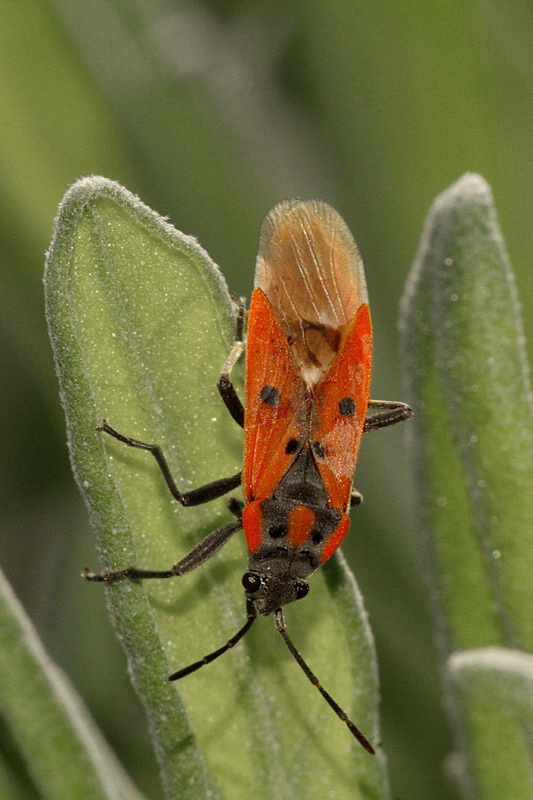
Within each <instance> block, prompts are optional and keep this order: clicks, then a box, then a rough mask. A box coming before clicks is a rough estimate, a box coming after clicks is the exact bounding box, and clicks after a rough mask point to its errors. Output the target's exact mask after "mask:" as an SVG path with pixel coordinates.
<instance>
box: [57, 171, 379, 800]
mask: <svg viewBox="0 0 533 800" xmlns="http://www.w3.org/2000/svg"><path fill="white" fill-rule="evenodd" d="M47 286H48V314H49V319H50V326H51V330H52V338H53V342H54V349H55V352H56V358H57V363H58V372H59V377H60V382H61V387H62V394H63V402H64V404H65V410H66V414H67V425H68V431H69V441H70V448H71V454H72V460H73V464H74V469H75V473H76V476H77V479H78V482H79V484H80V487H81V489H82V491H83V493H84V495H85V497H86V499H87V502H88V505H89V508H90V510H91V515H92V519H93V522H94V524H95V528H96V529H97V533H98V537H99V539H98V540H99V547H100V551H101V554H102V559H103V563H104V564H105V567H106V568H108V569H119V568H123V567H126V566H129V565H130V564H134V565H136V566H139V567H145V568H152V569H165V568H168V567H170V566H171V565H172V564H173V563H174V562H175V561H177V560H178V559H179V558H180V557H181V556H182V555H184V554H185V553H186V552H187V550H188V549H189V548H190V547H191V546H192V545H193V544H195V543H196V542H198V541H199V539H200V538H201V536H202V535H204V534H205V533H207V532H208V531H210V530H212V529H213V528H214V527H216V526H217V525H220V524H221V523H222V522H224V521H226V520H227V519H229V515H228V512H227V505H226V502H227V501H226V500H224V499H222V500H219V501H216V502H213V503H210V504H208V505H207V506H200V507H195V508H186V509H183V508H181V507H180V506H178V504H177V503H175V502H173V501H172V499H171V498H170V496H169V494H168V491H167V489H166V486H165V485H164V481H163V478H162V476H161V474H160V473H159V471H158V469H157V466H156V464H155V463H154V460H153V459H152V458H151V457H150V455H149V454H148V453H146V452H141V451H138V450H132V449H130V448H127V447H125V446H124V445H121V444H120V443H119V442H116V441H115V440H112V439H110V438H106V439H105V440H104V438H103V437H102V435H101V434H97V433H96V431H95V428H96V426H97V425H98V424H99V423H101V420H102V417H104V416H105V417H106V418H107V419H108V420H109V422H110V423H111V424H112V425H113V426H114V427H116V428H117V429H118V430H119V431H120V432H121V433H124V434H126V435H129V436H133V437H135V438H138V439H141V440H143V441H148V442H157V443H158V444H160V445H161V446H162V448H163V450H164V452H165V454H166V456H167V459H168V461H169V464H170V467H171V470H172V474H173V476H174V477H175V479H176V481H177V483H178V486H179V487H180V489H181V490H182V491H183V490H186V489H189V488H193V487H196V486H200V485H202V484H203V483H205V482H207V481H209V480H214V479H217V478H220V477H224V476H228V475H232V474H234V473H236V472H237V471H238V470H239V469H240V459H241V449H240V432H239V430H238V428H237V426H236V425H235V423H234V422H233V421H232V420H231V418H230V417H229V415H228V414H227V412H226V410H225V408H224V407H223V404H222V401H221V400H220V398H219V397H218V395H217V393H216V390H215V384H216V380H217V378H218V373H219V371H220V368H221V365H222V364H223V362H224V360H225V358H226V356H227V353H228V350H229V347H230V345H231V341H232V335H233V316H232V314H233V310H232V304H231V301H230V298H229V296H228V294H227V290H226V288H225V285H224V283H223V280H222V278H221V276H220V273H219V272H218V270H217V268H216V267H215V265H214V264H213V263H212V262H211V261H210V259H209V257H208V256H207V254H206V253H205V252H204V251H203V250H202V249H201V248H200V247H199V245H198V244H197V243H196V242H195V241H194V240H193V239H191V238H190V237H187V236H184V235H183V234H180V233H178V232H177V231H175V230H174V229H173V228H172V227H171V226H170V225H168V224H167V223H166V222H164V221H163V220H162V219H161V218H160V217H158V216H157V215H156V214H154V213H153V212H151V211H150V210H149V209H147V208H146V207H145V206H143V205H142V203H140V201H138V200H137V198H134V197H133V196H132V195H130V194H129V193H128V192H126V191H125V190H124V189H122V188H121V187H119V186H118V185H117V184H114V183H112V182H110V181H106V180H104V179H102V178H91V179H86V180H83V181H81V182H79V183H78V184H76V185H75V186H74V187H73V188H72V189H71V191H70V192H69V193H68V195H67V196H66V198H65V200H64V202H63V204H62V206H61V209H60V213H59V217H58V220H57V224H56V233H55V237H54V241H53V244H52V247H51V250H50V255H49V267H48V277H47ZM177 506H178V507H177ZM245 569H246V557H245V547H244V543H243V538H242V535H241V534H239V533H238V534H236V536H234V537H233V539H232V540H231V541H230V542H229V543H228V544H227V545H226V546H225V547H224V549H223V551H222V552H221V553H219V554H217V556H215V557H214V558H213V559H212V561H210V562H209V563H208V564H206V565H204V566H203V567H202V568H201V569H199V570H198V571H196V572H194V573H192V574H189V575H187V576H186V577H185V578H183V579H174V580H172V581H162V580H159V581H148V582H144V583H140V582H136V583H131V582H122V583H117V584H113V585H111V586H109V587H108V592H109V600H110V606H111V610H112V614H113V617H114V620H115V624H116V627H117V630H118V632H119V635H120V637H121V639H122V642H123V644H124V647H125V649H126V652H127V654H128V661H129V667H130V671H131V674H132V678H133V681H134V684H135V686H136V688H137V691H138V692H139V694H140V696H141V698H142V700H143V702H144V704H145V706H146V710H147V714H148V719H149V724H150V728H151V731H152V734H153V738H154V743H155V748H156V752H157V754H158V757H159V760H160V763H161V768H162V773H163V778H164V784H165V788H166V792H167V795H168V797H172V798H177V797H179V798H180V800H186V798H195V800H196V798H201V797H210V798H212V797H213V796H214V795H213V793H215V795H216V796H220V797H227V798H233V797H241V796H242V797H244V796H254V797H255V798H258V799H259V798H271V797H276V798H280V800H283V799H284V798H287V799H288V798H291V799H292V798H300V797H301V798H304V797H305V798H309V800H313V798H323V797H324V796H327V795H328V793H334V794H335V796H336V797H337V798H340V799H341V800H342V798H350V800H354V799H356V798H382V797H387V796H388V795H387V780H386V775H385V768H384V759H383V758H382V756H381V755H379V756H378V757H377V758H372V757H371V756H369V755H368V754H367V753H366V752H365V751H363V750H362V749H361V748H360V747H359V745H357V743H356V742H355V741H354V740H352V737H351V736H350V734H349V733H348V731H347V730H346V728H345V726H344V725H342V724H341V723H340V722H339V720H338V719H337V717H336V716H335V715H334V714H333V713H332V712H331V709H329V707H328V706H327V705H326V704H325V703H324V702H323V701H322V699H321V698H320V696H319V695H318V693H317V692H316V690H315V689H314V688H313V687H312V686H311V685H310V684H308V682H307V681H306V680H305V677H304V676H303V675H302V674H301V672H300V670H299V669H298V666H297V665H296V664H295V663H294V662H293V661H292V659H291V657H290V654H288V653H287V651H286V650H285V648H284V646H283V643H282V642H281V640H280V637H279V635H278V634H277V633H276V631H275V630H274V626H273V623H272V621H271V620H263V619H261V620H259V622H258V623H256V625H255V628H254V629H253V630H252V631H251V632H250V633H249V634H248V635H247V637H245V639H244V640H243V642H241V643H240V644H239V645H238V647H236V648H235V649H234V650H232V652H231V653H229V654H227V655H226V656H224V657H223V658H221V659H219V660H218V661H217V662H216V663H214V664H212V665H210V666H209V667H206V668H205V669H203V670H200V671H199V672H198V673H196V674H194V675H191V676H189V677H187V678H185V679H183V680H182V681H180V682H179V684H169V683H168V682H167V680H166V677H167V675H168V674H169V673H171V672H173V671H174V670H176V669H178V668H180V667H183V666H186V665H187V664H188V663H190V662H191V661H195V660H196V659H198V658H200V657H202V656H203V655H204V654H205V653H207V652H209V651H210V650H213V649H215V648H217V647H219V646H220V645H222V644H223V643H224V642H225V641H226V639H227V638H229V636H230V635H232V634H233V633H235V631H236V630H237V629H238V628H239V627H240V626H241V625H242V623H243V621H244V614H245V608H244V593H243V589H242V586H241V584H240V577H241V575H242V573H243V572H244V571H245ZM86 590H87V591H99V590H101V587H98V586H95V585H87V587H86ZM287 623H288V626H289V630H290V632H291V634H292V637H293V639H294V640H295V642H296V644H297V646H298V647H299V649H300V650H301V651H302V653H303V654H304V655H305V657H306V658H307V659H308V660H309V662H310V665H311V666H312V668H313V669H314V671H315V672H316V673H317V675H318V676H319V678H320V680H321V682H322V683H323V685H324V686H325V687H326V688H328V687H329V688H330V689H331V690H332V691H334V693H335V696H336V698H337V699H338V700H339V701H340V702H341V704H345V705H346V706H347V711H349V712H350V714H351V715H352V716H353V717H354V719H355V720H356V721H357V723H358V725H360V727H361V728H362V729H363V730H364V731H365V733H367V734H368V736H369V738H370V739H371V740H372V741H378V740H379V737H378V733H377V686H376V669H375V660H374V651H373V645H372V640H371V636H370V633H369V630H368V626H367V622H366V618H365V616H364V613H363V611H362V607H361V602H360V598H359V596H358V594H357V592H356V590H355V587H354V585H353V583H352V580H351V578H350V576H349V575H348V573H347V571H346V568H345V567H344V565H343V564H342V563H341V561H340V560H336V562H335V563H332V564H330V565H329V566H327V569H323V570H321V571H320V572H319V573H318V574H317V576H315V577H314V578H313V580H312V587H311V594H310V596H309V598H308V599H306V600H305V601H301V602H300V603H298V604H296V605H295V606H294V608H293V607H291V608H289V610H288V611H287ZM178 689H179V695H178ZM180 696H181V697H182V698H183V703H184V705H183V706H182V705H181V703H180V700H179V697H180ZM184 709H185V710H186V713H185V711H184Z"/></svg>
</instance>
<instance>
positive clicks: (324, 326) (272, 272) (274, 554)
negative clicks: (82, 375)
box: [84, 200, 412, 753]
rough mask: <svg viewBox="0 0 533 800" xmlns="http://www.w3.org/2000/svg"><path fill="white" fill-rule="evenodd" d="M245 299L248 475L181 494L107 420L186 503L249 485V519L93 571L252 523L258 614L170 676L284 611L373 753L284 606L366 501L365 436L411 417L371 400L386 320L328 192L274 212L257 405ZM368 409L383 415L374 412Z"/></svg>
mask: <svg viewBox="0 0 533 800" xmlns="http://www.w3.org/2000/svg"><path fill="white" fill-rule="evenodd" d="M244 317H245V313H244V303H243V302H242V301H241V302H240V303H239V306H238V312H237V315H236V337H235V342H234V345H233V347H232V349H231V352H230V354H229V356H228V358H227V360H226V363H225V364H224V367H223V369H222V373H221V375H220V378H219V381H218V384H217V386H218V389H219V392H220V395H221V397H222V400H223V401H224V403H225V405H226V406H227V408H228V410H229V412H230V414H231V415H232V417H233V418H234V420H235V421H236V422H237V423H238V424H239V425H241V426H242V427H243V428H244V459H243V469H242V473H238V474H237V475H233V476H231V477H229V478H223V479H221V480H217V481H214V482H212V483H209V484H207V485H205V486H202V487H200V488H198V489H194V490H193V491H189V492H186V493H183V494H182V493H181V492H180V491H179V489H178V487H177V486H176V483H175V482H174V479H173V477H172V475H171V472H170V469H169V466H168V464H167V461H166V459H165V456H164V454H163V451H162V450H161V448H160V447H159V446H158V445H156V444H148V443H147V442H141V441H138V440H137V439H132V438H130V437H129V436H123V435H122V434H121V433H118V431H116V430H115V429H114V428H112V427H111V426H110V425H109V424H108V423H107V421H105V420H104V422H103V425H102V426H101V427H100V428H99V429H98V430H100V431H102V432H104V433H106V434H108V435H110V436H112V437H114V438H115V439H118V441H120V442H123V443H124V444H127V445H129V446H130V447H136V448H140V449H142V450H147V451H148V452H149V453H151V454H152V456H153V457H154V458H155V460H156V461H157V463H158V465H159V467H160V469H161V472H162V473H163V477H164V479H165V481H166V484H167V486H168V488H169V490H170V492H171V494H172V496H173V497H174V499H175V500H177V501H178V502H179V503H181V504H182V505H183V506H194V505H198V504H200V503H206V502H208V501H209V500H214V499H215V498H217V497H221V496H222V495H224V494H226V493H228V492H230V491H232V490H233V489H236V488H237V487H238V486H239V485H242V490H243V496H244V507H241V504H240V503H238V501H237V500H235V499H234V500H232V501H230V509H231V510H232V511H233V512H234V514H235V516H236V519H235V520H233V521H231V522H229V523H227V524H225V525H222V526H221V527H220V528H217V529H216V530H214V531H212V532H211V533H209V534H208V535H207V536H206V537H205V538H204V539H203V540H202V541H201V542H200V543H199V544H197V545H196V546H195V547H193V549H192V550H191V551H190V552H189V553H188V554H187V555H186V556H185V557H184V558H182V559H181V560H180V561H178V562H177V563H176V564H174V565H173V566H172V567H170V569H167V570H146V569H137V568H136V567H127V568H126V569H122V570H119V571H117V572H107V573H102V574H98V575H97V574H94V573H93V572H91V571H90V570H88V569H87V570H85V573H84V576H85V578H87V580H91V581H114V580H118V579H124V578H129V579H145V578H173V577H178V576H182V575H185V574H187V573H188V572H190V571H191V570H193V569H196V567H198V566H200V564H203V563H204V562H205V561H207V559H209V558H210V557H211V556H212V555H213V554H214V553H215V552H217V551H218V550H219V549H220V548H221V547H222V546H223V545H224V544H225V543H226V542H227V541H228V539H229V538H230V537H231V536H232V535H233V534H234V533H235V532H236V531H238V530H240V529H241V528H242V529H244V534H245V537H246V542H247V546H248V552H249V560H248V570H247V571H246V572H245V573H244V575H243V578H242V584H243V587H244V591H245V597H246V615H247V619H246V622H245V623H244V625H243V626H242V627H241V628H240V630H239V631H237V633H236V634H235V635H234V636H232V638H231V639H230V640H229V641H228V642H226V644H224V645H223V646H222V647H220V648H219V649H218V650H215V651H214V652H212V653H210V654H208V655H206V656H204V658H202V659H200V660H199V661H196V662H194V663H193V664H190V665H189V666H187V667H184V668H182V669H180V670H178V671H177V672H175V673H173V674H172V675H170V677H169V680H177V679H179V678H183V677H184V676H185V675H189V674H190V673H191V672H195V671H196V670H197V669H199V668H200V667H202V666H204V664H209V663H210V662H211V661H214V660H215V659H216V658H218V657H219V656H220V655H222V654H223V653H225V652H226V651H227V650H229V649H230V648H232V647H233V646H234V645H236V644H237V642H238V641H239V640H240V639H242V637H243V636H244V635H245V633H246V632H247V631H248V630H249V629H250V627H251V626H252V624H253V623H254V621H255V619H256V617H257V613H258V612H259V614H261V615H265V616H266V615H269V614H273V615H274V622H275V625H276V628H277V630H278V631H279V633H280V634H281V637H282V639H283V641H284V642H285V644H286V645H287V647H288V649H289V651H290V652H291V654H292V655H293V657H294V658H295V660H296V661H297V663H298V664H299V665H300V667H301V669H302V670H303V671H304V672H305V674H306V675H307V677H308V679H309V680H310V681H311V683H312V684H313V685H314V686H316V688H317V689H318V690H319V692H320V693H321V694H322V696H323V697H324V698H325V700H326V701H327V703H328V704H329V705H330V706H331V708H332V709H333V711H335V713H336V714H337V715H338V716H339V717H340V719H342V720H343V722H345V723H346V725H347V726H348V728H349V730H350V731H351V733H352V734H353V735H354V736H355V738H356V739H357V740H358V741H359V742H360V743H361V745H362V746H363V747H364V748H366V750H368V752H369V753H374V748H373V747H372V745H371V744H370V742H369V741H368V740H367V739H366V737H365V736H364V735H363V734H362V733H361V731H360V730H359V729H358V728H357V727H356V726H355V724H354V723H353V722H352V721H351V720H350V719H349V718H348V716H347V714H346V713H345V712H344V711H343V710H342V709H341V708H340V706H339V705H338V704H337V703H336V702H335V700H334V699H333V698H332V697H331V695H330V694H329V693H328V692H327V691H326V690H325V689H324V688H323V687H322V686H321V685H320V683H319V681H318V679H317V678H316V676H315V675H314V674H313V672H312V671H311V669H310V668H309V667H308V665H307V664H306V662H305V661H304V659H303V658H302V656H301V655H300V653H299V652H298V651H297V649H296V648H295V646H294V645H293V643H292V641H291V639H290V638H289V636H288V634H287V631H286V624H285V617H284V614H283V610H282V608H283V606H284V605H286V604H287V603H291V602H293V601H294V600H299V599H301V598H303V597H305V596H306V595H307V593H308V591H309V584H308V583H307V581H306V578H308V577H309V576H310V575H311V574H312V573H313V572H315V570H316V569H318V567H320V566H321V565H322V564H323V563H324V562H325V561H327V559H328V558H330V556H331V555H332V554H333V553H334V552H335V550H336V549H337V548H338V547H339V545H340V544H341V542H342V540H343V539H344V537H345V535H346V533H347V532H348V526H349V517H348V512H349V508H350V506H351V505H357V504H358V503H359V502H360V501H361V495H360V494H359V493H358V492H356V491H354V490H353V488H352V482H353V475H354V471H355V465H356V460H357V453H358V450H359V445H360V442H361V437H362V435H363V433H364V432H365V431H371V430H376V429H377V428H383V427H386V426H388V425H393V424H395V423H397V422H401V421H402V420H406V419H408V418H409V417H410V416H411V415H412V412H411V409H410V408H409V406H407V405H406V404H405V403H400V402H393V401H381V400H370V399H369V398H370V376H371V360H372V328H371V322H370V312H369V307H368V298H367V293H366V285H365V276H364V272H363V264H362V260H361V257H360V255H359V251H358V249H357V246H356V244H355V242H354V240H353V237H352V235H351V233H350V231H349V230H348V227H347V226H346V223H345V222H344V220H343V219H342V218H341V217H340V215H339V214H338V213H337V212H336V211H334V209H333V208H331V207H330V206H328V205H327V204H325V203H322V202H319V201H300V200H286V201H282V202H281V203H278V204H277V205H276V206H275V207H274V208H273V209H272V210H271V211H270V212H269V214H267V216H266V217H265V219H264V221H263V225H262V229H261V235H260V242H259V252H258V256H257V262H256V272H255V286H254V291H253V294H252V298H251V303H250V310H249V314H248V325H247V340H246V366H245V404H244V406H243V404H242V403H241V400H240V399H239V396H238V394H237V392H236V390H235V388H234V386H233V384H232V382H231V378H230V375H231V371H232V368H233V367H234V365H235V363H236V362H237V360H238V359H239V357H240V356H241V354H242V352H243V350H244V335H243V334H244ZM368 409H375V410H376V411H375V413H373V414H371V415H370V416H367V411H368Z"/></svg>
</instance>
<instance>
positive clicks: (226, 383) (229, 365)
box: [217, 297, 244, 428]
mask: <svg viewBox="0 0 533 800" xmlns="http://www.w3.org/2000/svg"><path fill="white" fill-rule="evenodd" d="M235 302H236V305H237V313H236V315H235V340H234V342H233V347H232V348H231V350H230V352H229V355H228V357H227V359H226V362H225V364H224V366H223V367H222V372H221V373H220V378H219V379H218V382H217V389H218V391H219V392H220V396H221V397H222V399H223V401H224V404H225V406H226V408H227V409H228V411H229V413H230V414H231V416H232V417H233V419H234V420H235V422H236V423H237V425H240V426H241V428H244V407H243V404H242V402H241V400H240V397H239V395H238V394H237V392H236V391H235V387H234V386H233V384H232V382H231V380H230V374H231V371H232V369H233V367H234V366H235V364H236V363H237V361H238V360H239V358H240V357H241V354H242V351H243V350H244V298H242V297H239V298H238V300H236V301H235Z"/></svg>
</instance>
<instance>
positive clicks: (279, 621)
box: [274, 608, 376, 755]
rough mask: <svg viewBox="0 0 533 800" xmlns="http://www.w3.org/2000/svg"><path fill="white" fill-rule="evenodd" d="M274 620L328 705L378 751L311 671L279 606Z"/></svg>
mask: <svg viewBox="0 0 533 800" xmlns="http://www.w3.org/2000/svg"><path fill="white" fill-rule="evenodd" d="M274 622H275V623H276V628H277V629H278V631H279V632H280V634H281V636H282V639H283V641H284V642H285V644H286V645H287V647H288V648H289V650H290V652H291V653H292V655H293V657H294V659H295V660H296V662H297V663H298V664H299V665H300V667H301V668H302V670H303V671H304V672H305V674H306V675H307V677H308V678H309V680H310V681H311V683H312V684H313V686H316V688H317V689H318V691H319V692H320V694H321V695H322V697H323V698H324V700H325V701H326V703H328V705H329V706H330V707H331V708H332V709H333V711H334V712H335V714H336V715H337V716H338V717H339V718H340V719H342V721H343V722H345V723H346V725H347V726H348V728H349V730H350V731H351V733H352V734H353V735H354V736H355V738H356V739H357V741H358V742H359V744H361V745H362V746H363V747H364V748H365V750H367V751H368V752H369V753H370V754H371V755H374V754H375V752H376V751H375V750H374V748H373V747H372V745H371V744H370V742H369V741H368V739H367V738H366V736H364V735H363V734H362V733H361V731H360V730H359V728H358V727H357V726H356V725H355V724H354V723H353V722H352V721H351V719H349V718H348V715H347V714H346V712H345V711H343V710H342V708H341V707H340V706H339V704H338V703H336V702H335V700H334V699H333V697H332V696H331V695H330V694H329V692H326V690H325V689H324V688H323V687H322V686H321V685H320V683H319V680H318V678H317V677H316V675H315V674H314V672H312V671H311V669H310V668H309V667H308V665H307V664H306V662H305V661H304V660H303V658H302V656H301V655H300V653H299V652H298V650H297V649H296V647H295V646H294V645H293V643H292V641H291V639H289V635H288V633H287V631H286V625H285V617H284V616H283V611H282V610H281V608H278V610H277V611H276V612H275V614H274Z"/></svg>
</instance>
